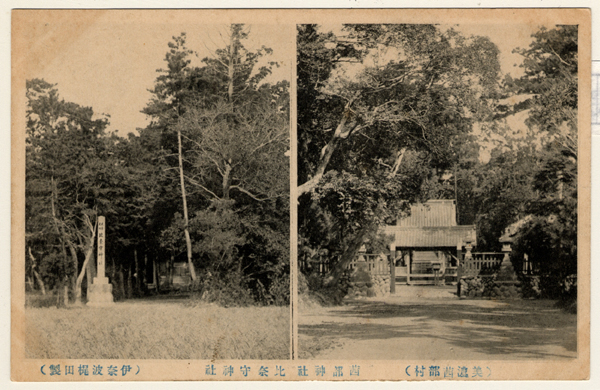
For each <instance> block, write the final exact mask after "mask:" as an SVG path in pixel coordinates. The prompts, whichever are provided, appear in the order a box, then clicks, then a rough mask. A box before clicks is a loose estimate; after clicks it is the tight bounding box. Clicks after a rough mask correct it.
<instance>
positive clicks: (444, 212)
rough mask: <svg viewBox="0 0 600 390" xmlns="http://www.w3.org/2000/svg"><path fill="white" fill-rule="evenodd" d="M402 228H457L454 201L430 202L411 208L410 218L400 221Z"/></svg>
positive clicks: (399, 224)
mask: <svg viewBox="0 0 600 390" xmlns="http://www.w3.org/2000/svg"><path fill="white" fill-rule="evenodd" d="M397 225H398V226H401V227H434V226H437V227H442V226H444V227H447V226H456V204H455V202H454V200H430V201H428V202H427V203H424V204H415V205H412V206H411V213H410V216H409V217H406V218H403V219H400V220H398V223H397Z"/></svg>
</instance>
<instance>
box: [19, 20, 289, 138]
mask: <svg viewBox="0 0 600 390" xmlns="http://www.w3.org/2000/svg"><path fill="white" fill-rule="evenodd" d="M92 13H93V12H92ZM138 14H139V13H138ZM132 15H135V11H132V12H122V14H121V13H119V12H113V13H106V14H102V15H97V16H96V17H90V18H89V20H85V23H83V24H85V25H82V26H80V27H79V28H77V27H73V26H65V24H67V23H68V22H69V21H68V20H65V19H60V18H55V19H52V20H50V19H48V21H47V22H45V23H37V24H36V26H35V28H34V29H32V31H31V32H30V33H29V34H30V36H31V38H32V41H33V42H36V44H35V45H32V47H31V49H30V52H31V55H30V56H29V57H31V61H28V63H27V73H26V79H32V78H42V79H44V80H46V81H48V82H50V83H53V84H58V85H57V88H58V89H59V91H60V94H61V96H62V97H63V98H64V99H65V100H67V101H72V102H77V103H78V104H81V105H83V106H91V107H93V108H94V112H95V113H97V114H101V113H105V114H109V115H110V116H111V118H110V126H109V128H108V131H109V132H112V131H115V130H119V132H118V134H119V135H121V136H125V135H127V133H129V132H134V131H135V129H136V128H138V127H140V128H141V127H145V126H146V125H147V123H148V121H147V120H146V116H145V115H144V114H142V113H141V112H140V111H141V110H142V109H143V108H144V107H145V105H146V104H147V102H148V100H149V99H150V97H151V94H150V93H149V92H148V91H147V90H148V89H149V88H152V87H153V86H154V81H155V80H156V77H157V76H158V73H157V72H156V70H157V69H162V68H165V66H166V63H165V61H164V58H165V53H166V52H167V51H168V50H169V48H168V47H167V44H168V43H169V42H170V41H172V37H173V36H179V34H180V33H181V32H186V33H187V47H188V48H189V49H190V50H193V51H195V52H197V53H198V57H197V58H196V57H195V56H194V57H193V59H192V65H199V64H200V60H201V59H202V58H204V57H206V56H208V55H209V53H210V52H213V51H214V50H215V49H217V48H219V47H223V46H224V45H225V44H226V42H224V39H226V35H225V34H224V33H225V32H226V28H227V26H226V25H224V24H223V25H220V24H215V25H206V24H201V23H198V22H197V21H196V22H194V20H193V18H192V17H186V16H185V15H183V14H181V16H182V17H181V18H180V17H178V18H177V19H172V18H165V19H164V23H163V24H156V22H155V20H156V19H154V18H152V19H151V20H145V19H144V18H132ZM249 27H250V35H249V39H248V40H247V42H246V46H247V48H248V49H249V50H251V51H252V50H255V49H257V48H259V47H260V46H263V45H264V46H265V47H268V48H271V49H273V54H272V55H271V56H269V57H267V58H266V59H265V61H277V62H278V63H279V65H280V66H279V68H274V70H273V74H272V75H271V76H270V77H269V78H267V79H266V81H267V82H276V81H279V80H290V77H291V64H290V62H289V60H288V59H290V58H293V57H292V56H293V54H291V53H292V52H290V53H285V51H286V50H289V49H292V50H293V47H292V45H290V42H293V35H292V34H293V26H290V28H289V30H290V31H287V32H286V31H281V26H276V25H268V24H260V25H251V26H249ZM286 37H289V39H287V40H286V39H285V38H286ZM286 60H288V61H286ZM261 65H262V64H261Z"/></svg>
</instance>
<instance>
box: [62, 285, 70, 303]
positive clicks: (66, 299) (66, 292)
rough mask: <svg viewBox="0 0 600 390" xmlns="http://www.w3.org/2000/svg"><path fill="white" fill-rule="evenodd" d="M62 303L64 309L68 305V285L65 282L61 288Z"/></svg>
mask: <svg viewBox="0 0 600 390" xmlns="http://www.w3.org/2000/svg"><path fill="white" fill-rule="evenodd" d="M63 303H64V306H65V307H66V306H67V305H68V304H69V283H67V281H66V280H65V284H64V286H63Z"/></svg>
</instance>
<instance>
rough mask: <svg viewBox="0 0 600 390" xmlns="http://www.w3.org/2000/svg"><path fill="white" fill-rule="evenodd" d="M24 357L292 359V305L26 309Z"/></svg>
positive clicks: (156, 304)
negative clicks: (290, 313) (290, 323)
mask: <svg viewBox="0 0 600 390" xmlns="http://www.w3.org/2000/svg"><path fill="white" fill-rule="evenodd" d="M25 316H26V323H25V335H26V336H25V337H26V357H27V358H39V359H56V358H61V359H287V358H288V357H289V327H290V326H289V308H287V307H235V308H223V307H218V306H216V305H204V306H198V305H189V304H188V305H185V304H181V303H151V304H150V303H120V304H116V305H114V306H113V307H110V308H88V307H80V308H70V309H56V308H27V309H26V310H25Z"/></svg>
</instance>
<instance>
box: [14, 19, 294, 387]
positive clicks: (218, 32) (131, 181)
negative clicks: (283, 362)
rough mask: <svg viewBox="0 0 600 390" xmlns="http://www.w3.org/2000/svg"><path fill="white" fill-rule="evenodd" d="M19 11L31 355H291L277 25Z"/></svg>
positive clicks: (285, 121) (285, 95)
mask: <svg viewBox="0 0 600 390" xmlns="http://www.w3.org/2000/svg"><path fill="white" fill-rule="evenodd" d="M15 13H16V15H15V16H17V17H18V19H19V20H20V21H23V18H27V19H28V20H27V21H26V22H25V23H23V25H20V26H19V28H23V29H25V28H28V31H24V32H23V35H25V36H26V37H27V38H28V39H30V40H31V41H32V42H33V43H34V45H32V46H31V47H29V48H28V49H27V50H29V51H28V52H25V53H23V56H22V58H23V59H29V60H31V61H35V63H32V64H31V63H30V64H27V67H26V68H25V69H26V70H25V72H26V85H24V86H23V87H25V88H22V89H21V91H22V93H23V94H24V97H26V113H25V115H26V122H24V123H25V124H26V128H25V129H18V130H20V131H23V134H25V152H26V154H25V171H26V180H25V242H24V244H25V249H26V252H25V255H26V257H25V258H24V259H23V260H24V261H25V263H24V264H25V270H24V271H25V272H24V275H23V276H24V282H25V284H24V288H25V291H24V292H25V309H24V313H23V315H24V323H23V325H24V326H23V329H22V332H23V334H24V340H23V341H24V344H25V348H24V349H25V357H26V358H31V359H91V358H93V359H213V360H214V359H246V360H249V359H259V360H268V359H289V356H290V309H289V307H290V261H289V260H290V256H289V253H290V250H289V224H290V222H289V209H290V208H289V193H290V192H289V191H290V190H289V177H290V174H289V172H290V170H289V164H290V153H289V142H290V136H289V134H290V133H289V130H290V129H289V115H290V110H289V106H290V104H289V101H290V99H289V93H290V91H289V86H290V74H291V67H290V62H289V61H288V58H286V57H285V56H284V53H283V49H282V42H280V41H279V39H280V35H278V33H279V32H280V27H279V28H278V27H277V26H273V25H260V24H253V25H251V24H238V23H222V24H216V23H215V24H205V23H202V24H201V23H196V22H194V20H193V17H190V16H186V15H185V13H184V12H181V13H178V14H176V15H171V16H172V17H166V18H164V19H162V20H163V22H162V23H157V21H156V19H150V20H146V19H145V18H144V17H145V16H147V15H146V14H145V13H144V12H143V11H141V12H138V11H108V12H106V11H98V12H96V11H15ZM166 16H168V15H166ZM73 19H77V20H78V23H72V20H73ZM18 33H19V32H18V31H17V34H18ZM20 49H21V50H25V48H20ZM56 367H58V366H56ZM71 369H72V368H71ZM86 369H88V370H89V375H93V374H94V373H93V372H92V370H93V369H94V370H95V369H96V368H93V367H92V365H90V366H89V367H87V368H86ZM100 369H101V368H98V370H100ZM119 369H121V366H119ZM45 370H46V371H48V370H50V368H46V369H45ZM58 370H59V369H58ZM64 370H65V367H63V371H64ZM76 370H77V368H76ZM79 370H80V371H81V370H82V369H81V368H80V369H79ZM106 370H107V368H106V367H105V369H104V371H106ZM213 370H214V368H213ZM222 370H223V368H222V367H220V366H219V371H222ZM59 371H60V370H59ZM59 371H57V372H56V373H57V374H58V372H59ZM62 374H63V375H65V373H64V372H63V373H62ZM79 374H80V375H81V372H79ZM126 374H127V372H119V375H120V376H124V375H126ZM95 375H107V373H106V372H98V373H95ZM130 375H131V374H130Z"/></svg>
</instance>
